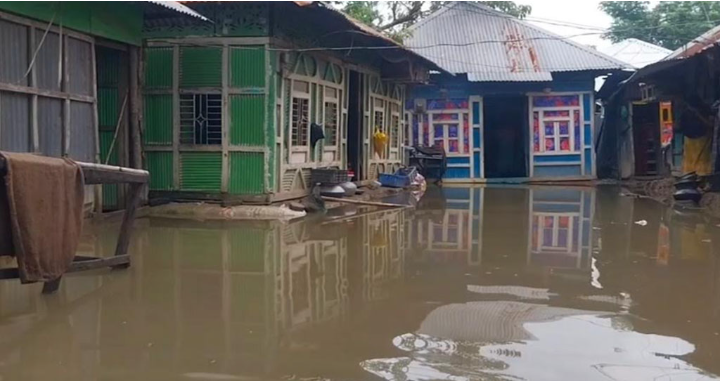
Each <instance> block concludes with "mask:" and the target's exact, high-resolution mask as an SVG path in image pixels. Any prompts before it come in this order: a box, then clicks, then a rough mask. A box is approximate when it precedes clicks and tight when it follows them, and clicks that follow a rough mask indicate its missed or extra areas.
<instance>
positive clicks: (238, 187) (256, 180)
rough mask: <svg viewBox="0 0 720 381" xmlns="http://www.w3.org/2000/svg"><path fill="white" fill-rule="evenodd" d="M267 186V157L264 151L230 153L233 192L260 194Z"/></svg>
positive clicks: (230, 188) (230, 183) (229, 188)
mask: <svg viewBox="0 0 720 381" xmlns="http://www.w3.org/2000/svg"><path fill="white" fill-rule="evenodd" d="M264 188H265V159H264V155H263V153H262V152H232V153H230V182H229V185H228V191H229V192H230V193H232V194H260V193H263V192H264Z"/></svg>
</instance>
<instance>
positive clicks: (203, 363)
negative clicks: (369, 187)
mask: <svg viewBox="0 0 720 381" xmlns="http://www.w3.org/2000/svg"><path fill="white" fill-rule="evenodd" d="M718 226H720V225H718V222H717V221H711V220H707V219H705V218H704V217H702V216H700V215H694V214H692V213H689V212H678V211H675V210H673V209H669V208H666V207H663V206H661V205H660V204H657V203H655V202H654V201H652V200H646V199H635V198H630V197H624V196H622V195H621V194H620V191H619V190H618V189H615V188H598V189H591V188H548V187H534V188H527V187H526V188H521V187H488V188H480V187H477V188H450V187H446V188H445V189H435V188H431V189H429V190H428V192H427V193H426V194H425V196H424V198H423V199H422V200H421V201H420V203H419V204H418V207H417V208H415V209H404V210H375V209H363V208H360V209H358V208H346V209H343V210H337V211H334V212H333V213H331V215H328V216H326V217H324V218H307V219H306V220H303V221H298V222H291V223H287V224H280V223H209V222H197V221H178V220H163V219H141V220H138V221H137V223H136V227H135V234H134V237H133V242H132V245H131V252H132V260H133V262H132V267H131V268H130V269H128V270H121V271H114V272H109V271H100V272H95V273H84V274H73V275H71V276H68V277H66V278H65V279H64V280H63V282H62V286H61V289H60V290H59V292H58V293H57V294H55V295H51V296H43V295H41V294H40V288H41V287H40V286H39V285H20V284H19V282H17V281H0V380H2V381H9V380H53V381H56V380H241V381H244V380H260V379H263V380H288V381H289V380H311V379H312V380H382V379H386V380H393V381H394V380H398V381H400V380H409V381H414V380H418V381H421V380H423V381H424V380H453V381H465V380H693V381H694V380H704V379H711V380H715V379H720V377H719V376H717V375H720V336H719V335H720V243H719V242H718V241H719V240H720V227H718ZM117 230H118V226H117V224H103V225H97V226H92V227H87V229H86V234H85V237H84V239H83V242H82V244H81V247H80V251H81V252H82V253H83V254H86V255H110V253H112V250H113V245H114V240H115V238H116V235H117Z"/></svg>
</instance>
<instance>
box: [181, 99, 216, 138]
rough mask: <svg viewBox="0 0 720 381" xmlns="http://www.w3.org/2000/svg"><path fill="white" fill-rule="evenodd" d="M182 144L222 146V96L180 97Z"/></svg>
mask: <svg viewBox="0 0 720 381" xmlns="http://www.w3.org/2000/svg"><path fill="white" fill-rule="evenodd" d="M180 143H181V144H202V145H218V144H222V95H220V94H181V95H180Z"/></svg>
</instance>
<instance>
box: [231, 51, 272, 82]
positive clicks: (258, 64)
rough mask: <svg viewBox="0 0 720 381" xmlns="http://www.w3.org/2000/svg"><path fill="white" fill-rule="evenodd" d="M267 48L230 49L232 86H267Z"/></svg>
mask: <svg viewBox="0 0 720 381" xmlns="http://www.w3.org/2000/svg"><path fill="white" fill-rule="evenodd" d="M265 71H266V68H265V48H264V47H262V46H260V47H252V46H248V47H243V48H235V49H231V50H230V86H231V87H257V88H263V89H264V88H265Z"/></svg>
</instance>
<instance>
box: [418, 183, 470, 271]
mask: <svg viewBox="0 0 720 381" xmlns="http://www.w3.org/2000/svg"><path fill="white" fill-rule="evenodd" d="M482 193H483V189H481V188H443V189H442V190H441V192H438V194H435V195H427V196H428V197H439V198H443V199H444V201H445V202H444V203H442V204H443V205H444V208H443V209H434V208H432V209H427V210H423V209H420V210H418V212H417V213H416V218H415V219H414V220H413V221H411V229H409V231H408V242H409V244H410V245H412V246H411V248H413V249H420V250H413V260H415V261H418V260H419V261H422V262H427V263H458V264H462V265H476V264H479V263H480V259H481V258H480V255H479V254H480V250H479V245H480V234H479V233H480V231H481V230H482V215H481V214H479V213H478V212H479V211H480V210H482V200H483V197H482Z"/></svg>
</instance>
